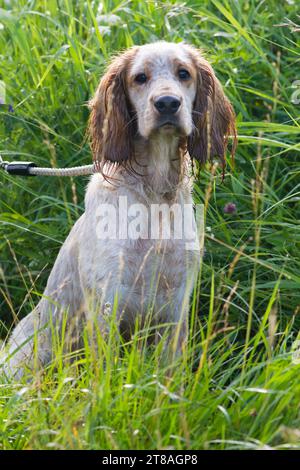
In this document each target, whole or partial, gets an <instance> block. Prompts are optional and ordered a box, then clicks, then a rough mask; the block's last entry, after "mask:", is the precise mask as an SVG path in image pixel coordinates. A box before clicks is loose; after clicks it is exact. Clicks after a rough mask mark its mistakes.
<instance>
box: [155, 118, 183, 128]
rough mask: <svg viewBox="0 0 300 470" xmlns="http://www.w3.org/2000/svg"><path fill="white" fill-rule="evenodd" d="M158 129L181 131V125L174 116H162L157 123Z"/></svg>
mask: <svg viewBox="0 0 300 470" xmlns="http://www.w3.org/2000/svg"><path fill="white" fill-rule="evenodd" d="M156 128H157V129H159V130H160V129H161V130H163V131H180V130H181V126H180V125H179V122H178V119H177V118H175V117H174V118H173V117H167V116H166V117H165V118H161V119H160V120H159V121H158V123H157V127H156Z"/></svg>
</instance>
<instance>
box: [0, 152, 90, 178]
mask: <svg viewBox="0 0 300 470" xmlns="http://www.w3.org/2000/svg"><path fill="white" fill-rule="evenodd" d="M0 168H1V169H2V170H4V171H6V173H8V174H10V175H18V176H84V175H92V174H93V173H95V172H96V169H95V166H94V165H84V166H74V167H73V168H44V167H39V166H36V164H35V163H33V162H5V161H3V160H2V158H1V155H0Z"/></svg>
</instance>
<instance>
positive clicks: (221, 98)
mask: <svg viewBox="0 0 300 470" xmlns="http://www.w3.org/2000/svg"><path fill="white" fill-rule="evenodd" d="M192 57H193V61H194V64H195V66H196V70H197V90H196V97H195V101H194V109H193V124H194V130H193V132H192V134H191V136H189V138H188V151H189V154H190V155H191V157H192V158H195V159H196V160H198V161H199V162H200V163H205V162H206V161H207V160H210V159H211V158H213V157H215V156H217V157H219V158H220V159H221V162H222V164H223V165H224V164H225V155H226V149H227V143H228V136H229V135H230V134H231V135H232V136H233V143H232V155H234V152H235V148H236V142H237V139H236V127H235V114H234V111H233V108H232V106H231V104H230V102H229V100H228V99H227V98H226V96H225V95H224V92H223V89H222V86H221V84H220V82H219V80H218V79H217V78H216V76H215V74H214V71H213V69H212V67H211V66H210V65H209V64H208V62H207V61H206V60H205V59H203V58H202V57H201V56H200V54H199V53H196V51H195V50H192Z"/></svg>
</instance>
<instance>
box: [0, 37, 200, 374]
mask: <svg viewBox="0 0 300 470" xmlns="http://www.w3.org/2000/svg"><path fill="white" fill-rule="evenodd" d="M162 44H163V45H162ZM175 57H176V58H177V59H180V60H181V62H182V63H183V64H184V63H186V62H188V58H187V54H186V51H185V49H184V47H183V46H181V45H175V44H165V43H159V44H154V45H146V46H142V47H140V50H139V52H138V53H137V54H136V57H135V59H134V63H133V65H132V68H131V70H130V73H131V74H135V73H139V72H141V71H142V69H143V64H144V62H145V60H146V61H147V64H148V67H150V69H151V83H149V84H148V87H147V88H144V89H143V91H142V88H141V89H140V90H138V89H137V87H135V88H134V89H129V96H130V100H131V102H132V103H133V104H134V106H135V108H136V110H137V115H138V125H139V131H140V137H139V138H137V140H136V142H135V149H136V154H137V156H138V159H137V160H138V162H139V165H138V166H136V168H135V169H136V170H137V172H138V173H141V172H142V173H143V174H142V175H134V174H130V173H128V172H127V171H126V170H125V169H124V168H123V167H122V166H120V167H118V169H117V170H116V171H115V172H114V175H113V176H114V179H113V180H111V182H109V181H106V180H105V179H104V178H103V176H101V175H100V174H95V175H94V176H92V178H91V180H90V182H89V185H88V188H87V191H86V196H85V213H84V214H83V215H82V216H81V217H80V219H79V220H78V221H77V222H76V224H75V225H74V227H73V228H72V230H71V232H70V234H69V236H68V238H67V239H66V241H65V243H64V245H63V246H62V248H61V250H60V252H59V254H58V257H57V259H56V262H55V264H54V266H53V269H52V272H51V274H50V276H49V279H48V283H47V287H46V289H45V292H44V295H43V298H42V299H41V300H40V302H39V303H38V305H37V306H36V308H35V309H34V311H33V312H32V313H30V314H29V315H28V316H27V317H26V318H24V319H23V320H22V321H20V323H19V324H18V325H17V327H16V328H15V330H14V331H13V333H12V336H11V339H10V342H9V356H10V358H9V359H8V360H7V363H6V372H7V373H8V374H12V375H15V376H16V377H20V376H21V375H22V374H23V373H24V370H26V368H28V369H29V370H32V369H33V368H34V354H33V344H34V336H36V338H37V342H38V348H37V358H36V360H37V365H38V366H40V365H41V366H43V365H45V364H47V363H49V362H50V361H51V359H52V349H53V344H52V334H53V332H52V329H51V325H50V324H49V322H50V319H51V322H52V323H53V324H54V325H56V326H57V325H58V327H61V324H62V317H63V313H64V312H67V337H68V338H67V339H68V340H69V341H70V340H72V338H73V341H74V344H73V349H74V348H75V347H76V346H77V338H78V333H79V334H80V331H81V330H82V328H83V327H84V324H85V323H86V322H87V321H88V320H89V319H92V320H93V319H94V317H95V315H96V317H97V322H98V325H99V327H100V329H101V331H102V332H103V334H104V335H105V333H106V331H107V325H108V322H107V321H106V317H105V315H104V311H106V313H107V305H108V304H109V305H113V303H114V299H115V295H116V293H117V294H118V317H117V321H119V322H120V328H121V330H122V331H128V329H130V326H132V325H133V324H134V322H135V318H136V315H140V316H141V318H143V319H144V320H145V317H146V314H147V313H148V312H149V311H150V310H151V308H152V306H153V305H154V308H153V312H152V313H153V322H154V323H155V324H159V323H165V322H172V323H174V324H175V325H177V326H178V329H177V333H176V335H175V330H176V328H175V327H173V333H170V341H171V340H172V339H174V337H175V336H176V338H177V341H176V344H175V348H176V351H177V352H180V350H181V349H182V347H183V345H184V341H185V339H186V333H187V319H188V306H189V297H190V293H191V291H192V288H193V284H194V280H195V275H196V272H197V269H198V267H199V252H197V251H196V252H194V251H187V250H186V247H185V242H186V240H184V239H181V240H177V239H174V238H173V237H171V239H170V240H144V239H142V238H140V239H138V240H131V239H120V240H118V239H114V240H101V239H99V238H98V237H97V233H96V227H97V223H98V220H97V209H98V208H99V207H100V205H101V204H106V203H109V204H112V205H114V206H115V207H116V209H118V205H119V197H120V196H126V197H127V200H128V205H130V204H137V203H141V204H144V205H145V206H146V207H147V208H149V211H150V207H151V204H162V203H165V204H167V205H168V206H170V205H172V204H174V203H178V204H179V205H180V206H181V207H183V205H184V204H192V197H191V179H190V177H189V175H188V159H189V157H188V155H186V156H183V154H182V152H180V151H178V139H179V136H178V135H177V133H176V132H172V131H170V129H169V130H164V129H158V130H157V129H156V130H154V128H155V112H154V111H153V108H151V106H152V105H151V103H152V101H151V100H152V97H153V96H154V94H156V95H158V94H161V93H167V94H168V93H170V94H172V95H176V96H179V97H180V98H181V99H182V106H181V109H180V111H179V112H180V122H181V128H182V129H181V131H182V132H184V133H185V134H186V135H188V134H189V133H190V132H191V126H192V117H191V110H192V103H193V99H194V97H195V90H196V85H195V83H194V81H192V82H191V83H190V84H189V86H188V85H187V84H184V83H180V82H179V80H178V79H177V77H176V76H175V70H174V58H175ZM149 64H150V65H149ZM107 171H108V172H109V171H111V170H110V169H108V170H107ZM153 279H154V282H153ZM105 309H106V310H105ZM51 322H50V323H51ZM35 333H36V335H35ZM24 342H25V344H24Z"/></svg>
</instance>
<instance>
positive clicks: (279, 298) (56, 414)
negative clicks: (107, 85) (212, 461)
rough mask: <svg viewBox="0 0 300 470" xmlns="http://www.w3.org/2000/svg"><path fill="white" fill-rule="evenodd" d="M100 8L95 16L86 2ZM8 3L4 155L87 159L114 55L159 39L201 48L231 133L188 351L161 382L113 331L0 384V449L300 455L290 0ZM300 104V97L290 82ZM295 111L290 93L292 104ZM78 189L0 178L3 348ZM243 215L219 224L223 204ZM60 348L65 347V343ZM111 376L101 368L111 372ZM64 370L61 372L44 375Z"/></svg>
mask: <svg viewBox="0 0 300 470" xmlns="http://www.w3.org/2000/svg"><path fill="white" fill-rule="evenodd" d="M96 3H97V2H96ZM102 4H103V11H102V12H101V14H102V15H107V14H111V13H113V14H114V15H116V17H117V18H116V19H117V23H116V24H115V25H114V24H112V23H111V20H112V18H111V17H107V18H106V21H104V19H103V18H102V20H101V28H100V29H99V28H98V26H97V25H98V23H99V21H100V19H99V18H97V16H98V15H99V13H97V5H96V6H95V2H84V1H77V2H71V1H68V0H65V1H63V0H62V1H56V0H48V1H41V0H37V1H27V2H26V1H22V0H21V1H18V2H17V1H12V2H10V6H7V3H5V2H3V1H1V0H0V8H2V9H1V10H0V23H1V25H0V80H3V81H4V82H5V85H6V95H7V96H6V102H7V103H8V104H11V105H12V106H13V108H14V112H13V113H12V112H10V111H9V110H8V108H7V107H5V106H0V154H1V155H2V157H3V158H4V159H7V160H13V159H20V160H33V161H35V162H36V163H37V164H38V165H45V166H49V165H52V166H61V167H63V166H73V165H78V164H87V163H90V161H91V156H90V151H89V148H88V145H87V143H86V140H85V129H86V123H87V118H88V110H87V107H86V103H87V101H88V99H89V98H90V97H91V96H92V94H93V92H94V91H95V88H96V85H97V82H98V80H99V77H100V76H101V73H102V72H103V70H104V67H105V64H106V63H107V61H108V60H109V57H110V56H111V54H113V53H114V52H116V51H119V50H121V49H124V48H126V47H128V46H131V45H132V44H142V43H145V42H150V41H154V40H157V39H166V40H171V41H175V42H178V41H181V40H183V39H184V40H186V41H187V42H191V43H193V44H195V45H196V46H200V47H201V48H203V49H204V51H205V52H206V55H207V57H208V58H209V60H210V61H211V63H212V64H213V67H214V69H215V71H216V73H217V76H218V77H219V78H220V80H221V82H222V83H223V85H224V87H225V90H226V94H227V96H228V97H229V98H230V100H231V101H232V103H233V105H234V108H235V111H236V114H237V119H238V132H239V146H238V150H237V155H236V158H235V164H234V165H233V164H232V163H231V162H230V161H228V166H227V171H226V178H225V181H224V182H223V183H222V182H221V170H220V169H219V168H215V167H213V168H211V167H207V168H206V169H205V170H204V171H202V172H201V173H200V175H199V177H198V178H197V181H196V184H195V201H196V202H204V203H205V216H206V241H205V246H206V255H205V258H204V261H203V266H202V271H201V276H200V279H199V285H198V289H197V291H196V292H195V296H194V300H193V305H192V308H191V315H192V317H193V318H194V319H195V321H194V322H192V326H191V333H190V342H189V345H188V348H187V350H186V353H185V355H184V357H183V358H182V359H181V360H180V361H179V362H178V364H176V368H175V372H174V373H173V375H172V376H171V377H169V378H168V374H166V370H165V369H164V368H162V367H161V366H160V365H159V362H158V359H159V351H155V350H152V349H142V350H141V344H140V341H138V337H139V335H138V334H136V335H135V337H134V338H133V341H132V344H130V345H127V346H126V347H125V348H124V347H121V346H120V341H119V339H118V337H117V335H113V333H112V335H111V337H110V341H108V342H107V343H103V342H101V340H100V339H99V341H100V344H99V356H100V357H99V358H98V359H96V358H95V354H94V352H93V350H92V349H91V348H90V346H88V345H86V351H85V356H83V357H82V358H80V359H77V360H76V361H75V362H73V363H72V364H71V365H66V366H64V367H63V366H62V361H61V359H62V354H61V352H60V353H59V351H58V353H57V361H56V364H54V365H53V366H51V367H49V368H48V369H47V371H46V372H45V373H44V374H42V375H40V374H37V375H36V376H35V378H34V380H33V382H30V383H25V382H24V383H20V384H19V383H18V384H16V383H7V381H6V380H5V379H4V378H2V379H1V383H0V447H1V448H3V449H28V448H34V449H38V448H54V449H61V448H72V449H81V448H84V449H99V448H100V449H101V448H107V449H108V448H110V449H129V448H133V449H150V448H151V449H154V448H175V449H189V448H193V449H197V448H200V449H230V448H238V449H249V448H250V449H256V448H276V449H278V448H280V449H282V448H287V449H290V448H297V449H299V448H300V410H299V403H300V380H299V377H300V375H299V374H300V366H299V364H297V360H296V357H295V356H296V355H295V354H294V355H293V343H294V341H295V340H296V339H297V335H298V331H299V328H300V321H299V316H300V314H299V311H300V308H299V307H300V258H299V248H300V247H299V242H300V231H299V220H300V209H299V200H300V165H299V156H300V154H299V152H300V144H299V135H300V126H299V123H300V121H299V109H300V103H299V104H297V102H293V96H294V97H296V98H297V93H296V94H295V95H293V93H294V92H295V91H296V92H297V90H296V89H295V88H293V86H297V84H296V85H295V83H294V82H295V81H296V80H299V79H300V76H299V73H298V75H297V70H299V61H300V52H299V32H297V31H296V29H297V27H296V26H297V24H298V25H299V23H300V19H299V16H297V14H298V15H299V11H297V8H296V6H297V3H296V2H295V3H294V4H292V2H277V1H275V0H273V1H272V0H271V1H268V2H259V1H255V0H248V1H239V2H236V1H233V0H225V1H222V2H219V1H217V0H213V1H208V0H207V1H206V0H203V1H200V0H198V1H197V0H195V1H190V0H188V1H186V2H184V3H181V2H175V1H169V2H162V3H158V4H157V2H153V1H147V2H146V1H136V0H134V1H123V2H119V1H117V0H113V1H104V2H102ZM298 91H299V85H298ZM298 98H300V93H299V92H298ZM86 183H87V179H86V178H77V179H74V180H71V179H55V178H51V179H50V178H32V179H22V178H17V177H10V176H7V175H4V174H3V173H2V174H1V175H0V208H1V209H0V211H1V212H0V320H1V331H2V333H1V334H2V337H3V339H4V338H5V337H6V335H7V333H8V331H9V329H10V328H11V326H12V325H13V324H14V323H15V322H16V321H17V319H18V318H21V317H23V316H24V315H26V314H27V313H29V312H30V311H31V309H32V307H33V305H35V304H36V303H37V302H38V300H39V298H40V296H41V295H42V292H43V289H44V287H45V284H46V280H47V277H48V275H49V272H50V270H51V266H52V265H53V262H54V259H55V257H56V254H57V252H58V249H59V247H60V246H61V244H62V243H63V241H64V239H65V237H66V235H67V233H68V232H69V230H70V228H71V227H72V225H73V223H74V222H75V220H76V219H77V218H78V216H79V215H80V214H81V213H82V211H83V195H84V189H85V186H86ZM229 202H232V203H235V204H236V207H237V210H236V212H235V213H234V214H225V213H224V206H225V204H227V203H229ZM58 347H59V345H58ZM104 363H105V366H104V365H103V364H104ZM54 366H56V367H54Z"/></svg>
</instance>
